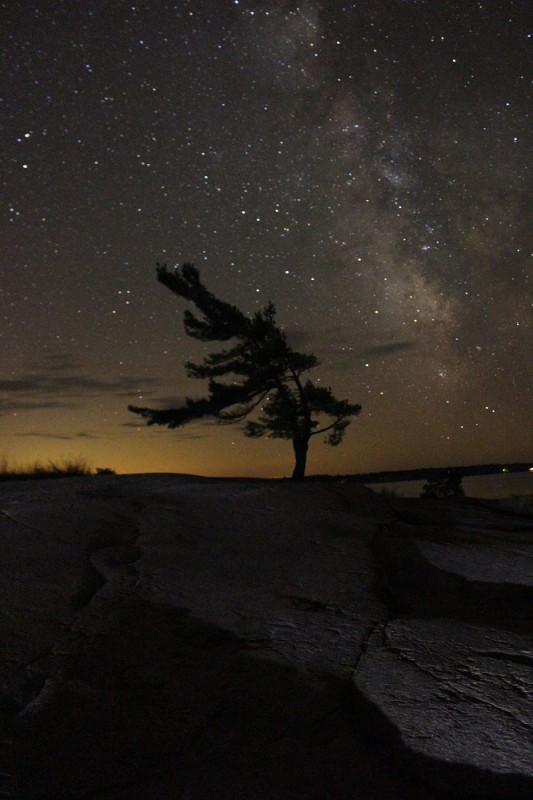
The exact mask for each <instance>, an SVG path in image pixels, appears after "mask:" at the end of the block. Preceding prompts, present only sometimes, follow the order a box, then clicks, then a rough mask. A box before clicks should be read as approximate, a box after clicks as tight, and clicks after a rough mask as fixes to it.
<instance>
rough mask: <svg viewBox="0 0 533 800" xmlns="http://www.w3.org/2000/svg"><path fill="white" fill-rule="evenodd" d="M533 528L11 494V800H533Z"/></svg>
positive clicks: (349, 500)
mask: <svg viewBox="0 0 533 800" xmlns="http://www.w3.org/2000/svg"><path fill="white" fill-rule="evenodd" d="M532 558H533V525H531V523H530V522H528V521H527V520H520V519H518V518H513V517H508V516H502V515H500V514H498V513H496V512H494V511H491V510H490V509H484V508H481V507H479V506H474V505H469V504H465V503H462V504H460V505H450V504H446V503H438V502H435V503H433V502H428V503H424V502H420V501H411V502H408V501H401V500H392V501H384V500H383V499H381V498H378V497H376V496H375V495H373V494H372V493H371V492H370V491H369V490H366V489H364V487H357V486H354V485H351V484H349V483H343V482H326V481H324V482H314V481H309V482H304V483H300V484H293V483H291V482H285V481H251V480H248V481H247V480H208V479H200V478H194V477H187V476H173V475H147V476H120V477H116V476H110V477H108V476H106V477H104V476H101V477H96V478H86V479H85V478H81V479H80V478H78V479H63V480H45V481H38V482H21V483H18V482H17V483H12V484H2V485H0V571H1V576H2V595H3V611H2V617H1V622H0V625H1V628H0V647H1V651H0V663H1V678H2V687H1V694H0V710H1V711H2V716H1V719H2V723H0V724H1V729H0V735H1V740H2V750H3V755H4V763H5V767H4V768H3V771H2V773H1V774H0V797H10V798H15V800H67V798H69V800H78V799H79V800H85V798H87V800H89V798H95V799H96V798H99V799H100V800H119V799H124V800H126V799H127V800H149V799H150V800H151V799H152V798H158V799H159V800H165V798H169V800H170V798H172V800H179V799H180V798H183V800H185V798H187V800H201V799H202V800H203V798H209V799H210V800H217V798H225V797H227V798H232V800H240V799H241V798H242V800H251V798H253V799H254V800H263V799H264V800H267V798H268V800H277V798H280V800H281V798H283V799H284V798H287V797H291V798H294V799H295V800H330V799H331V800H333V799H335V800H337V799H338V800H343V798H346V800H374V798H376V800H377V798H380V799H381V798H391V799H392V800H394V798H398V800H407V798H409V799H410V800H417V798H418V800H431V798H435V800H438V798H452V797H453V798H456V797H457V798H459V797H464V798H468V797H474V796H480V797H493V798H503V797H513V798H515V800H516V798H522V797H523V798H524V800H525V798H526V797H529V796H533V772H532V768H531V765H532V764H533V751H532V738H531V737H532V726H531V720H532V719H533V714H532V711H533V708H532V671H533V661H532V659H533V655H532V652H531V650H532V639H531V634H532V609H533V603H532V592H533V581H532V580H531V573H530V566H531V563H532Z"/></svg>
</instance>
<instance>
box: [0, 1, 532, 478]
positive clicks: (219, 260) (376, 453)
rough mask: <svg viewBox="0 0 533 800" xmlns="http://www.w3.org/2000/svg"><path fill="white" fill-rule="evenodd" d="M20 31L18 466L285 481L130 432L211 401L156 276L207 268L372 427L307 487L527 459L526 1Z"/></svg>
mask: <svg viewBox="0 0 533 800" xmlns="http://www.w3.org/2000/svg"><path fill="white" fill-rule="evenodd" d="M0 9H1V17H0V22H1V25H0V29H1V31H2V34H1V36H2V52H3V53H4V74H5V75H6V76H7V79H6V80H5V81H4V87H3V92H2V96H1V101H0V111H1V114H2V120H3V131H2V134H1V135H2V154H3V168H2V175H1V186H2V203H1V206H0V213H1V215H2V235H1V240H0V248H1V254H2V267H1V272H0V326H1V327H0V332H1V335H2V365H3V370H2V378H1V380H0V413H1V416H0V427H1V430H2V442H3V445H2V449H3V450H4V455H5V456H7V457H8V458H14V459H20V460H31V459H34V458H46V457H48V456H51V457H56V456H57V454H64V453H69V454H70V453H78V452H83V453H84V454H86V455H87V456H88V457H89V458H90V459H91V460H93V461H95V462H97V463H98V464H100V465H105V466H111V467H113V468H115V469H117V470H118V471H121V472H122V471H153V470H161V471H164V470H175V471H187V472H199V473H203V474H257V475H275V474H286V472H287V471H288V469H289V467H290V452H289V447H288V445H287V443H283V442H281V443H280V442H279V441H261V442H255V441H254V442H249V441H247V440H245V439H244V438H240V437H239V433H238V431H237V430H235V429H230V428H226V427H224V428H220V427H216V426H213V425H210V424H203V425H198V426H194V427H191V428H187V429H184V430H182V431H177V432H168V431H165V430H157V429H155V430H154V429H153V428H150V429H147V428H139V426H138V420H137V419H132V416H131V415H129V414H128V412H127V405H128V403H130V402H131V403H134V404H138V403H139V401H142V402H145V403H146V404H147V405H157V404H164V405H166V404H172V403H174V402H176V400H177V399H179V398H181V397H183V396H184V395H185V394H189V395H193V396H194V395H196V394H198V393H200V392H201V390H202V387H201V386H200V385H196V383H198V382H196V383H195V382H191V381H189V380H187V379H186V377H185V372H184V369H183V363H184V361H186V360H187V359H189V358H191V357H197V355H198V353H199V352H200V351H199V349H198V348H199V345H198V344H197V343H195V342H192V341H191V340H189V339H187V337H186V336H185V335H184V333H183V329H182V324H181V317H182V313H183V305H182V304H181V303H180V302H179V300H178V299H177V298H176V297H174V296H173V295H172V294H171V293H170V292H168V290H166V289H164V288H163V287H162V286H160V285H159V284H157V282H156V280H155V262H156V261H166V262H168V263H169V264H174V263H177V264H179V263H182V262H184V261H193V262H194V263H195V264H196V266H198V268H199V269H200V271H201V275H202V278H203V280H204V281H205V283H206V284H207V285H208V287H209V288H210V289H212V291H214V292H215V293H216V294H219V295H220V296H221V297H223V298H224V299H226V300H229V301H231V302H233V303H235V304H236V305H238V306H239V307H240V308H242V309H243V310H245V311H250V312H251V311H253V310H254V309H256V308H257V307H259V306H263V305H264V304H266V302H267V301H268V300H273V301H274V302H275V304H276V308H277V310H278V320H279V322H280V323H281V324H282V325H283V327H284V328H285V329H286V331H287V333H288V336H289V341H290V342H291V343H292V344H293V345H294V346H296V347H298V348H300V349H302V350H304V351H310V352H315V353H316V355H317V356H318V357H319V358H320V359H321V362H322V364H321V366H320V368H319V369H318V370H317V371H316V373H315V377H316V378H317V379H318V380H320V381H321V382H322V383H323V384H324V385H331V386H332V388H333V390H334V392H335V394H336V395H337V396H339V397H347V398H349V399H350V400H351V401H352V402H360V403H361V404H362V406H363V412H362V414H361V416H360V417H359V418H358V419H357V420H355V421H354V423H353V424H352V426H351V427H350V429H349V433H348V434H347V436H346V440H345V442H344V443H343V445H342V446H341V447H340V448H339V449H331V448H326V447H325V446H321V445H316V446H315V447H314V449H313V450H312V452H311V461H310V469H311V471H315V472H356V471H370V470H379V469H394V468H398V469H400V468H410V467H418V466H429V465H435V466H439V465H443V466H446V465H449V464H453V463H478V462H482V461H522V460H526V459H527V458H529V457H530V455H531V444H532V442H531V438H529V439H528V435H529V436H530V427H528V420H529V419H530V416H531V386H530V383H529V379H530V367H529V359H530V353H531V300H532V296H531V288H530V284H529V282H528V270H529V262H530V259H531V237H530V234H529V230H530V225H529V224H528V223H529V208H530V197H531V181H530V178H529V174H528V171H529V165H530V163H531V147H530V130H529V117H528V114H529V109H530V107H531V71H530V64H531V61H530V54H529V47H530V42H531V39H530V37H529V32H528V28H527V19H526V4H525V3H523V2H520V1H519V0H507V2H498V3H493V2H488V1H487V2H482V1H480V2H468V3H465V2H440V3H434V2H431V1H430V0H372V1H371V0H358V2H342V3H341V2H339V3H331V2H325V0H302V1H301V2H297V1H296V0H294V1H293V0H268V2H259V1H258V0H222V1H221V2H218V0H217V2H215V1H214V0H194V2H193V0H182V2H167V1H166V0H164V1H163V2H161V3H157V4H155V3H147V2H135V0H130V2H123V0H114V2H107V1H106V2H93V1H92V0H90V2H87V3H84V4H83V6H82V7H80V6H79V4H75V3H70V2H66V3H44V2H42V3H41V2H37V3H28V4H24V6H23V7H21V6H20V4H17V7H15V6H14V5H13V4H8V3H0ZM228 453H229V454H230V456H231V458H229V457H228Z"/></svg>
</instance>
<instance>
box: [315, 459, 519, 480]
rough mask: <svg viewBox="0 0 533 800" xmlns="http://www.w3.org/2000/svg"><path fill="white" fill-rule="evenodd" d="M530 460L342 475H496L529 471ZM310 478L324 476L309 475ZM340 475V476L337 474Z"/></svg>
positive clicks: (404, 477)
mask: <svg viewBox="0 0 533 800" xmlns="http://www.w3.org/2000/svg"><path fill="white" fill-rule="evenodd" d="M531 467H532V462H531V461H530V462H524V463H518V464H505V463H504V464H472V465H470V466H465V467H422V468H420V469H402V470H397V471H390V470H387V471H382V472H366V473H364V474H355V475H344V476H342V477H344V478H345V479H347V480H350V481H353V482H354V483H392V482H400V481H422V480H436V479H438V478H444V477H446V475H448V474H449V473H450V472H452V473H454V474H459V475H461V477H462V478H466V477H467V476H471V475H498V474H500V473H508V472H529V471H530V469H531ZM309 477H310V478H321V477H326V476H321V475H311V476H309ZM339 477H340V476H339Z"/></svg>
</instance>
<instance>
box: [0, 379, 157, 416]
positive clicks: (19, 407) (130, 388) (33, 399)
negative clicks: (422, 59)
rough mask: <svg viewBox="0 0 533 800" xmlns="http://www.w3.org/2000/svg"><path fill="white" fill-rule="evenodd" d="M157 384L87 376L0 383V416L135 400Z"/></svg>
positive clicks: (10, 380)
mask: <svg viewBox="0 0 533 800" xmlns="http://www.w3.org/2000/svg"><path fill="white" fill-rule="evenodd" d="M155 384H156V381H155V379H153V378H147V377H145V376H143V377H142V378H139V377H136V376H119V377H117V378H111V379H107V380H106V379H102V378H96V377H92V376H88V375H79V374H75V375H62V374H53V372H52V373H45V372H33V373H27V374H26V375H22V376H21V377H19V378H12V379H7V380H0V393H1V394H3V395H4V396H3V398H1V399H0V414H8V413H13V412H17V411H40V410H41V411H42V410H46V409H50V408H76V407H79V405H80V403H79V401H80V400H83V399H86V398H87V397H95V396H97V395H102V394H106V395H114V396H116V397H133V396H135V395H139V394H140V393H141V391H146V389H147V388H148V387H150V386H153V385H155ZM141 387H142V388H141Z"/></svg>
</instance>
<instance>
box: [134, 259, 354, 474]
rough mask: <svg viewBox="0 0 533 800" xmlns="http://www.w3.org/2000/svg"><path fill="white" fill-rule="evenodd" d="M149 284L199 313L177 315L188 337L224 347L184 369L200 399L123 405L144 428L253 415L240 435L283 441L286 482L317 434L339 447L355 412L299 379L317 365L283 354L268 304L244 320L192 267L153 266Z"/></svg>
mask: <svg viewBox="0 0 533 800" xmlns="http://www.w3.org/2000/svg"><path fill="white" fill-rule="evenodd" d="M157 277H158V280H159V281H160V282H161V283H162V284H163V285H164V286H166V287H167V288H169V289H170V290H171V291H172V292H174V293H175V294H177V295H178V296H180V297H183V298H184V299H185V300H188V301H189V302H191V303H193V305H194V306H195V307H196V309H197V310H198V312H200V314H199V316H195V315H194V314H193V313H192V311H190V310H189V309H187V310H186V311H185V314H184V326H185V331H186V333H187V334H188V335H189V336H191V337H192V338H194V339H199V340H200V341H204V342H231V345H230V346H229V347H227V348H224V349H222V350H220V351H218V352H214V353H210V354H209V355H207V356H206V357H205V358H204V359H203V361H202V362H201V363H198V364H196V363H193V362H191V361H188V362H186V364H185V367H186V370H187V374H188V375H189V376H190V377H193V378H200V379H205V380H207V381H208V394H207V397H202V398H199V399H191V398H186V400H185V403H184V404H183V405H182V406H179V407H178V408H169V409H153V408H141V407H138V406H129V410H130V411H132V412H134V413H135V414H140V415H141V416H142V417H144V418H145V419H146V420H147V422H148V425H166V426H167V427H168V428H177V427H179V426H181V425H185V424H187V423H188V422H194V421H195V420H199V419H202V418H205V417H211V418H213V419H215V420H217V421H219V422H221V423H235V422H242V421H244V420H245V419H246V418H247V417H249V416H250V415H253V414H255V416H254V418H253V419H248V420H247V421H246V424H245V427H244V433H245V435H246V436H249V437H252V438H257V437H260V436H264V435H265V434H266V435H268V436H271V437H272V438H279V439H289V440H291V441H292V444H293V448H294V456H295V465H294V470H293V473H292V477H293V478H295V479H298V478H303V477H304V475H305V467H306V461H307V451H308V447H309V442H310V439H311V437H312V436H318V435H322V434H324V438H325V441H326V443H327V444H330V445H332V446H336V445H338V444H340V442H341V441H342V438H343V436H344V432H345V430H346V428H347V427H348V425H349V424H350V422H351V417H354V416H356V415H357V414H359V412H360V411H361V406H360V405H358V404H353V403H350V402H349V401H348V400H337V398H336V397H334V395H333V393H332V391H331V389H330V388H326V387H321V386H316V385H315V384H314V383H313V381H312V380H311V379H310V378H306V379H304V378H303V376H304V375H305V373H307V372H309V370H311V369H313V368H314V367H316V366H318V364H319V361H318V359H317V358H316V357H315V356H314V355H310V354H306V353H299V352H297V351H296V350H293V349H292V347H290V345H289V344H288V342H287V337H286V335H285V334H284V332H283V331H282V330H281V329H280V327H279V326H278V325H277V324H276V309H275V307H274V305H273V303H268V304H267V305H266V306H265V307H264V308H263V309H262V310H261V311H256V312H255V313H254V314H253V315H252V316H247V315H246V314H244V313H243V312H242V311H240V310H239V309H238V308H237V307H236V306H234V305H231V304H230V303H226V302H224V301H223V300H220V299H219V298H217V297H215V296H214V295H213V294H212V293H211V292H209V291H208V290H207V289H206V287H205V286H204V285H203V283H202V282H201V280H200V273H199V271H198V270H197V269H196V267H195V266H194V265H193V264H188V263H186V264H183V266H182V267H181V269H180V268H179V267H176V268H175V269H173V270H170V269H168V267H167V266H166V264H162V265H161V264H158V265H157ZM221 378H227V379H228V381H227V382H224V381H222V380H220V379H221Z"/></svg>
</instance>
